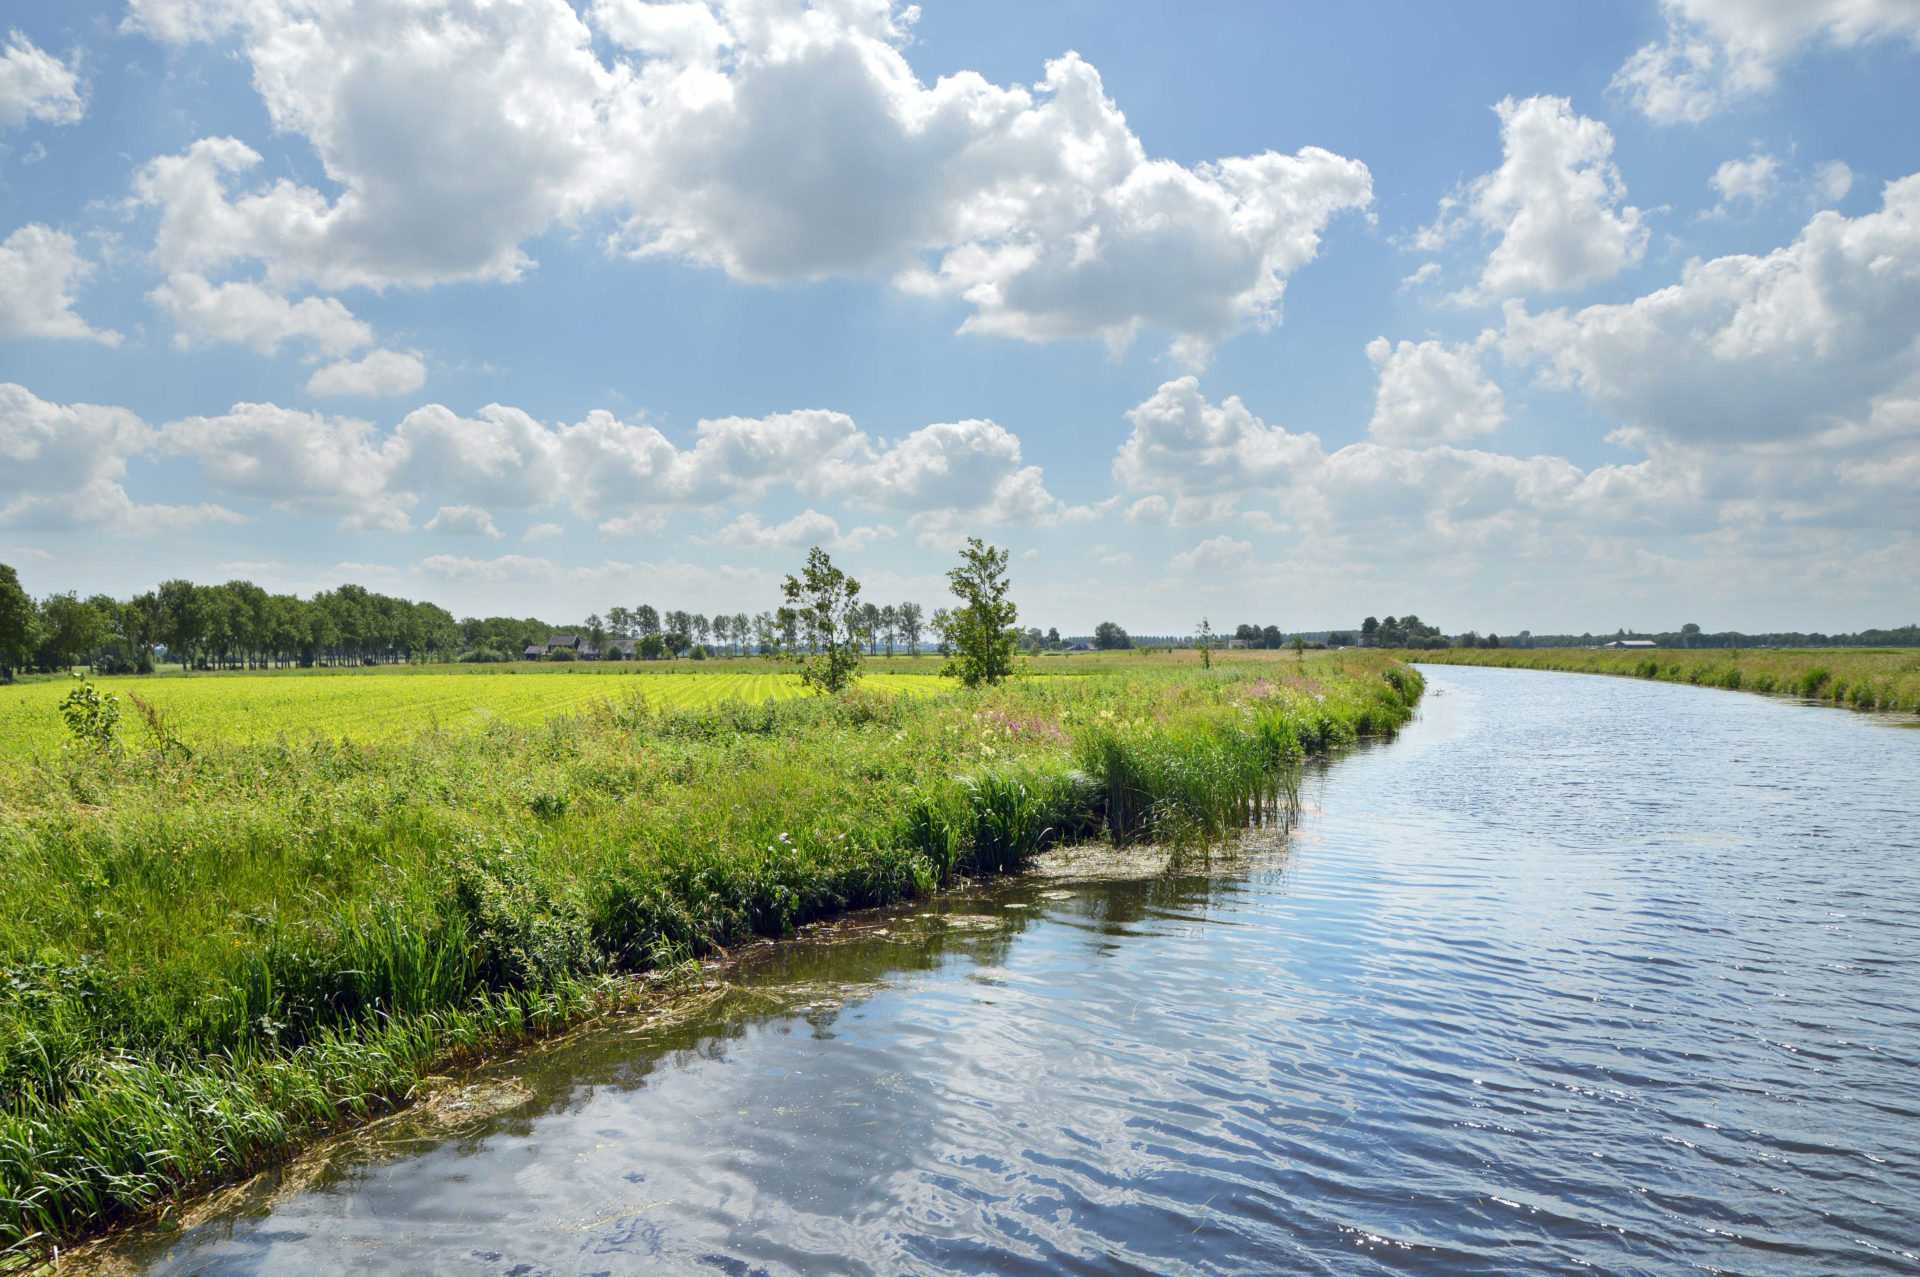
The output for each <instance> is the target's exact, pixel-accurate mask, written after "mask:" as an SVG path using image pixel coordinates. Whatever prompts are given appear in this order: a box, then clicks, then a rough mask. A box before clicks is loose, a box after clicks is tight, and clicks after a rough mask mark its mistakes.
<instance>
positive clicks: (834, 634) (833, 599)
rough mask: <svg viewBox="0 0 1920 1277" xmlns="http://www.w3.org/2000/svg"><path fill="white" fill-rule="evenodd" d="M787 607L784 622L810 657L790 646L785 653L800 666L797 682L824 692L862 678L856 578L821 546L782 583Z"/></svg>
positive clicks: (858, 596)
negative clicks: (797, 572)
mask: <svg viewBox="0 0 1920 1277" xmlns="http://www.w3.org/2000/svg"><path fill="white" fill-rule="evenodd" d="M781 593H782V594H783V595H784V596H785V598H786V601H787V602H786V606H785V607H782V608H781V609H780V620H781V624H782V625H791V626H792V627H793V628H794V629H795V630H797V631H798V632H799V633H800V634H801V635H803V636H804V637H805V639H806V643H807V647H808V648H809V649H810V651H811V653H812V654H811V655H802V654H801V653H800V651H799V648H798V645H790V646H789V648H788V655H789V656H790V657H791V658H792V659H793V660H794V661H795V662H796V663H797V664H798V665H799V666H800V681H801V682H802V683H805V684H806V685H807V686H808V687H811V688H812V689H813V690H814V691H816V692H818V693H821V694H822V695H831V694H834V693H838V692H841V691H844V690H845V689H847V688H849V687H851V686H853V683H854V681H855V680H856V679H858V678H859V677H860V634H861V630H860V616H861V608H860V582H858V581H856V580H854V579H853V578H852V577H850V576H848V575H847V574H846V573H845V572H842V571H841V570H840V569H839V568H837V567H835V566H833V560H832V559H831V558H829V557H828V556H827V552H826V551H825V550H822V549H821V548H820V547H819V546H817V545H816V546H814V547H813V548H812V549H811V550H809V551H807V565H806V567H805V568H803V569H801V572H800V575H799V576H797V577H796V576H789V577H788V578H787V581H786V584H785V585H784V586H783V587H781Z"/></svg>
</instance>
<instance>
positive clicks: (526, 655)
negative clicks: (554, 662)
mask: <svg viewBox="0 0 1920 1277" xmlns="http://www.w3.org/2000/svg"><path fill="white" fill-rule="evenodd" d="M546 654H547V645H546V644H545V643H529V644H527V650H526V651H524V652H522V653H520V656H521V659H523V660H528V661H537V660H539V659H541V658H542V657H544V656H545V655H546Z"/></svg>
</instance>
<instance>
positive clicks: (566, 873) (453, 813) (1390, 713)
mask: <svg viewBox="0 0 1920 1277" xmlns="http://www.w3.org/2000/svg"><path fill="white" fill-rule="evenodd" d="M636 681H637V680H636ZM1420 691H1421V683H1420V680H1419V677H1418V676H1417V675H1416V674H1414V673H1413V672H1412V671H1411V670H1408V669H1406V668H1405V667H1404V666H1400V665H1397V664H1395V663H1394V662H1392V661H1391V660H1389V659H1388V658H1386V657H1384V656H1380V655H1378V654H1353V655H1346V656H1340V657H1327V658H1322V659H1318V660H1315V661H1310V662H1308V663H1307V664H1306V665H1305V666H1303V667H1296V668H1294V669H1283V668H1282V667H1277V666H1276V667H1270V668H1267V669H1265V670H1260V669H1253V668H1249V669H1246V670H1232V671H1225V672H1219V671H1216V672H1215V673H1213V674H1203V673H1201V672H1199V671H1194V670H1188V669H1184V668H1159V667H1156V666H1153V665H1151V664H1147V665H1143V666H1142V667H1141V668H1140V669H1139V670H1138V671H1137V672H1136V673H1132V674H1128V675H1119V674H1109V675H1101V676H1098V677H1091V678H1077V679H1054V680H1034V681H1029V682H1026V683H1023V684H1016V685H1012V686H1008V687H1005V688H1001V689H997V690H994V691H990V692H985V693H977V694H963V693H948V694H941V695H928V696H917V697H916V696H899V695H892V696H888V695H879V694H867V695H853V696H849V697H844V698H837V699H834V700H803V701H785V702H779V703H764V704H759V705H740V704H732V705H719V706H710V707H706V708H703V709H698V710H691V711H685V712H661V711H657V710H656V709H655V708H653V707H652V706H651V705H650V704H649V703H648V702H647V701H646V700H645V699H644V698H642V697H625V698H621V699H612V698H609V699H606V700H602V701H598V702H595V703H594V704H592V705H590V706H588V707H586V708H585V709H584V710H582V711H581V712H579V713H575V714H572V715H569V716H566V717H563V718H557V719H554V720H552V721H550V722H548V723H545V724H541V725H538V726H514V725H508V724H495V725H494V726H492V727H489V728H487V729H486V730H484V731H481V732H479V733H477V734H466V735H450V734H447V733H444V732H440V731H437V730H434V729H432V728H431V727H428V728H427V729H424V730H422V731H421V732H419V733H418V734H417V735H416V736H415V737H414V738H412V739H411V740H406V741H393V740H380V741H376V742H373V743H356V742H353V741H350V740H335V741H332V742H326V741H317V740H305V741H301V742H299V743H294V742H292V741H284V740H283V741H277V742H273V743H266V744H231V743H223V742H221V741H218V740H193V739H189V740H186V741H184V742H183V741H179V740H177V739H176V740H174V741H173V742H172V743H171V744H169V743H168V742H167V740H166V739H165V736H166V733H164V732H160V733H156V734H155V739H153V740H145V739H143V738H140V737H138V736H128V737H127V738H126V739H125V740H124V741H123V745H124V747H123V748H122V749H120V750H119V751H117V752H105V753H103V752H100V751H79V750H65V751H42V752H40V753H38V754H36V755H34V756H32V757H31V758H30V759H29V760H28V761H26V762H25V763H23V764H19V765H15V766H13V767H10V768H8V769H6V770H4V771H0V867H3V868H4V870H5V872H4V873H3V874H0V1250H4V1251H5V1252H6V1253H8V1254H11V1255H14V1256H16V1257H24V1256H31V1255H34V1254H36V1253H39V1252H40V1251H41V1250H43V1249H44V1248H45V1247H46V1246H47V1245H49V1244H51V1243H52V1242H55V1241H58V1240H60V1239H63V1238H69V1237H73V1236H76V1235H79V1234H82V1233H85V1232H88V1231H90V1230H94V1229H98V1228H100V1227H102V1226H104V1225H106V1224H109V1223H111V1222H113V1221H115V1220H117V1219H122V1218H125V1217H128V1216H130V1215H134V1214H137V1213H139V1212H141V1211H143V1210H145V1209H148V1208H150V1207H152V1206H153V1205H154V1204H155V1203H157V1202H161V1201H164V1200H166V1199H168V1198H169V1197H172V1196H175V1195H177V1194H180V1193H182V1192H185V1191H191V1190H193V1189H194V1188H196V1187H199V1186H204V1185H207V1184H209V1183H211V1182H214V1181H217V1180H218V1179H220V1178H222V1177H226V1176H230V1175H232V1174H235V1173H237V1172H241V1171H244V1170H246V1169H248V1168H250V1167H253V1166H256V1165H258V1164H260V1163H262V1162H264V1161H266V1160H269V1159H271V1158H274V1157H276V1156H280V1155H282V1154H283V1153H284V1151H285V1150H286V1149H287V1148H288V1147H290V1146H291V1145H292V1144H293V1143H295V1142H296V1141H298V1140H300V1139H302V1138H304V1137H306V1136H308V1135H310V1134H311V1133H313V1132H315V1131H316V1130H320V1129H324V1128H327V1127H331V1126H336V1125H339V1124H342V1123H347V1122H352V1121H356V1120H360V1119H363V1118H365V1117H366V1116H367V1115H369V1114H371V1113H374V1112H377V1111H379V1110H381V1109H382V1108H384V1107H387V1106H389V1105H391V1104H393V1103H396V1102H399V1101H401V1100H403V1099H404V1098H405V1096H406V1095H407V1094H408V1092H409V1091H410V1089H411V1088H412V1087H414V1086H415V1085H416V1084H417V1083H418V1081H419V1080H420V1079H421V1078H422V1077H423V1076H425V1075H426V1074H427V1073H428V1072H429V1071H431V1070H432V1069H433V1068H434V1067H436V1065H437V1064H440V1063H444V1062H445V1061H447V1060H448V1059H449V1058H452V1057H458V1056H460V1055H461V1054H463V1053H476V1052H482V1051H487V1050H491V1049H497V1048H498V1047H500V1046H501V1045H502V1044H505V1043H510V1042H512V1041H513V1040H515V1039H516V1038H518V1037H520V1036H523V1035H525V1034H527V1033H529V1032H536V1031H541V1030H543V1029H546V1028H551V1027H555V1026H558V1025H560V1024H562V1023H565V1022H567V1021H568V1020H569V1019H571V1018H574V1017H577V1016H579V1015H581V1014H583V1013H584V1012H586V1011H587V1010H589V1009H590V1008H591V1007H593V1006H595V1005H596V1004H598V1003H600V1002H602V1001H604V1000H605V999H607V998H609V997H616V996H618V991H619V990H620V988H621V987H622V985H621V983H620V979H621V977H622V976H624V975H626V974H628V973H632V972H637V971H644V970H647V969H651V968H657V967H663V966H667V965H671V964H675V963H678V962H680V961H682V960H684V959H685V958H687V957H689V956H699V955H701V954H705V953H711V952H713V951H715V950H717V949H721V948H724V947H726V946H730V945H733V944H735V943H737V942H739V941H742V940H745V939H747V938H750V937H753V936H763V935H779V934H782V933H784V932H786V931H788V930H790V929H792V928H793V927H795V926H797V925H799V924H801V923H804V922H807V921H809V920H811V919H815V918H819V917H822V916H825V915H828V914H832V913H835V912H838V911H841V910H845V909H850V908H857V907H861V906H866V905H874V904H880V903H884V902H888V901H892V900H898V899H902V898H905V897H909V896H913V895H916V894H921V893H925V892H928V891H931V890H934V889H936V888H938V887H939V886H941V885H942V884H944V883H947V882H950V881H951V880H952V879H953V878H955V877H956V876H958V875H970V874H987V873H1000V872H1006V871H1009V870H1015V869H1018V868H1019V867H1021V866H1022V865H1023V864H1025V863H1026V862H1027V860H1028V859H1030V858H1031V857H1032V856H1033V855H1034V854H1035V853H1036V852H1038V851H1040V850H1043V849H1044V848H1046V847H1048V846H1050V845H1052V844H1055V843H1059V842H1066V841H1073V840H1081V839H1087V838H1094V837H1111V838H1114V839H1116V840H1138V839H1179V840H1191V839H1213V838H1218V837H1221V836H1223V835H1225V834H1227V833H1229V832H1231V831H1232V830H1234V829H1236V828H1238V827H1240V826H1242V825H1244V824H1246V823H1248V822H1250V821H1254V820H1259V819H1263V818H1266V817H1268V816H1270V815H1271V814H1273V813H1274V812H1276V811H1278V810H1280V809H1282V808H1283V807H1284V805H1285V803H1286V801H1287V785H1288V780H1287V777H1288V771H1289V768H1290V766H1291V765H1292V764H1293V763H1295V762H1296V761H1297V760H1298V759H1300V758H1303V757H1305V756H1307V755H1310V754H1314V753H1319V752H1324V751H1326V750H1328V749H1330V748H1333V747H1335V746H1337V745H1339V744H1340V743H1342V742H1344V741H1348V740H1352V739H1354V738H1356V737H1358V736H1364V735H1377V734H1385V733H1389V732H1391V731H1393V730H1394V729H1395V728H1397V727H1398V726H1399V725H1400V724H1401V723H1403V722H1404V721H1405V720H1406V719H1407V717H1408V716H1409V715H1410V713H1411V712H1412V706H1413V705H1414V703H1415V701H1416V700H1417V699H1418V697H1419V695H1420Z"/></svg>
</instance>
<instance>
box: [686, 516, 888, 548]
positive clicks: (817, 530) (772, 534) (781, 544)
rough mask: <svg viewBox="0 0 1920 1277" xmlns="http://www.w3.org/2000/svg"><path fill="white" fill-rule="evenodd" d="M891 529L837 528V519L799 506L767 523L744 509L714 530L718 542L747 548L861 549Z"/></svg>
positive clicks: (872, 527) (879, 526)
mask: <svg viewBox="0 0 1920 1277" xmlns="http://www.w3.org/2000/svg"><path fill="white" fill-rule="evenodd" d="M893 535H894V531H893V529H892V528H889V527H886V526H884V525H879V524H876V525H871V526H867V527H857V528H849V529H847V530H846V531H844V532H843V531H841V529H840V521H839V520H838V519H835V518H833V517H832V516H831V515H825V514H822V513H820V512H819V511H818V510H802V511H801V512H800V513H799V514H796V515H794V516H793V517H792V518H791V519H788V520H786V521H785V522H782V523H774V524H769V523H765V522H763V521H762V520H761V518H760V516H759V515H757V514H754V513H753V512H752V511H748V512H747V513H745V514H742V515H741V516H740V517H739V518H737V519H735V520H734V521H733V522H732V523H729V524H728V525H727V526H726V527H724V528H722V529H720V531H719V532H717V533H715V534H714V536H713V540H714V542H715V543H716V544H719V545H730V546H739V547H741V548H743V549H751V550H787V549H797V548H799V547H801V546H807V545H822V546H825V547H827V548H828V549H830V550H864V549H865V548H866V547H867V546H869V545H871V544H873V542H875V541H881V540H888V539H890V538H892V537H893Z"/></svg>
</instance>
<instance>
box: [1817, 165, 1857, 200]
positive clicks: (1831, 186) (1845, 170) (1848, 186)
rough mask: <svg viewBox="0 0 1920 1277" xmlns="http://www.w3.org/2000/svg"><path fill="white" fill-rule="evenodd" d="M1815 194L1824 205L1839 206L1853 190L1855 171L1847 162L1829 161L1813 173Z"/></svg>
mask: <svg viewBox="0 0 1920 1277" xmlns="http://www.w3.org/2000/svg"><path fill="white" fill-rule="evenodd" d="M1813 188H1814V193H1815V194H1816V195H1818V196H1819V198H1820V201H1821V203H1823V204H1838V203H1839V202H1840V201H1841V200H1843V199H1845V198H1847V193H1848V192H1849V191H1851V190H1852V189H1853V169H1851V168H1850V167H1848V165H1847V162H1846V161H1845V160H1828V161H1827V162H1826V163H1825V164H1822V165H1821V166H1820V167H1819V168H1817V169H1815V170H1814V171H1813Z"/></svg>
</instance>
